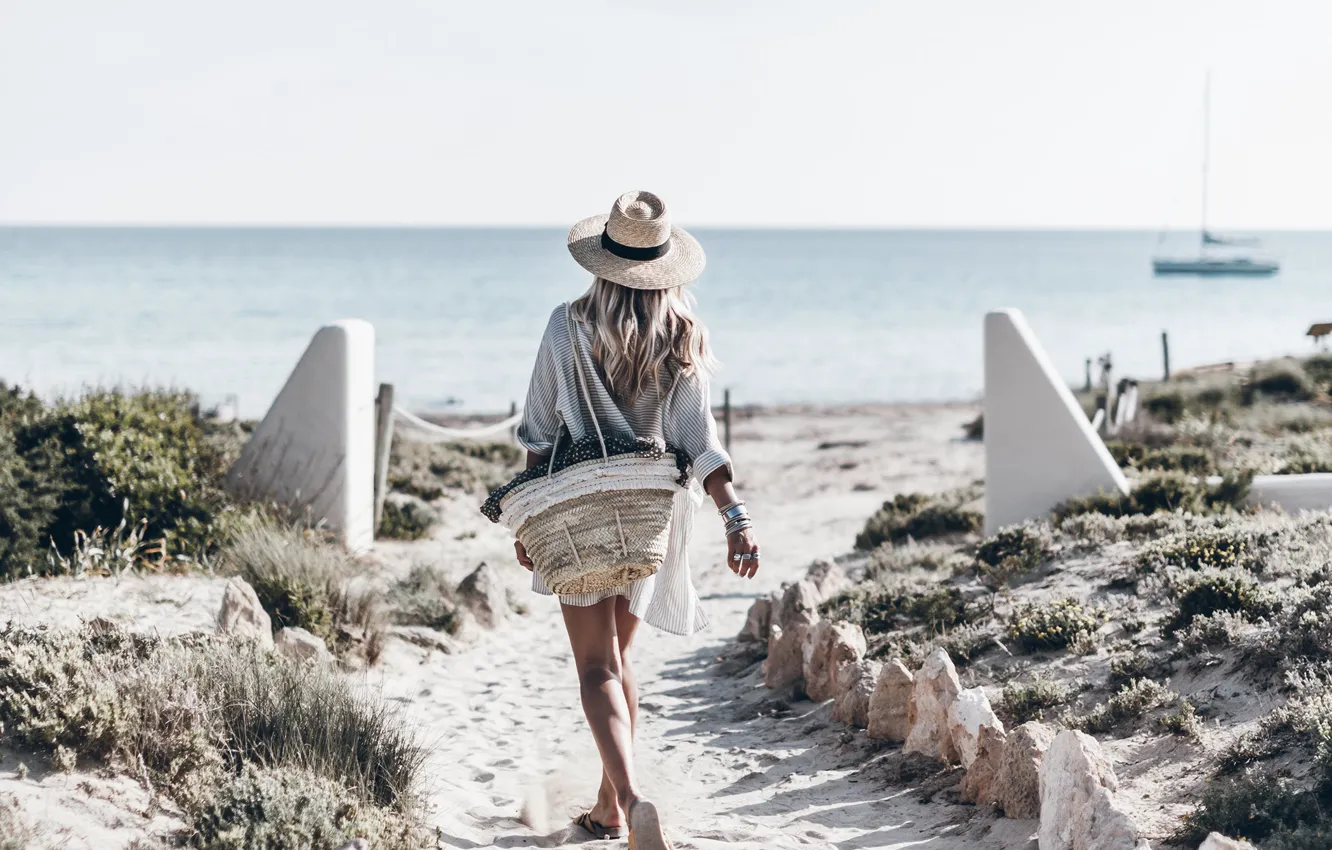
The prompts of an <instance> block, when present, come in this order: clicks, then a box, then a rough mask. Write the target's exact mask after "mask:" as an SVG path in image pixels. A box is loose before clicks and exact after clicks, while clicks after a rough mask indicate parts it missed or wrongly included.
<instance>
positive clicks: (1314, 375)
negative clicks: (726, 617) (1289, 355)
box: [1304, 354, 1332, 392]
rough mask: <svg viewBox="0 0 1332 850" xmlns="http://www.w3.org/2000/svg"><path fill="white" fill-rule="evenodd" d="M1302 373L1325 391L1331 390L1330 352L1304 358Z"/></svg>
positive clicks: (1331, 359)
mask: <svg viewBox="0 0 1332 850" xmlns="http://www.w3.org/2000/svg"><path fill="white" fill-rule="evenodd" d="M1304 374H1306V375H1308V376H1309V380H1311V381H1313V382H1314V383H1315V384H1317V385H1318V386H1320V387H1322V388H1323V390H1324V391H1325V392H1332V354H1315V355H1314V356H1313V357H1310V358H1309V359H1307V360H1305V361H1304Z"/></svg>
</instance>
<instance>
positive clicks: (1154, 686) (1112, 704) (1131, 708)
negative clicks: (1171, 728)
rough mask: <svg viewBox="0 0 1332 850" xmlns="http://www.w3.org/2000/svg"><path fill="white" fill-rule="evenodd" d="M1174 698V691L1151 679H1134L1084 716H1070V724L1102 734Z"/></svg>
mask: <svg viewBox="0 0 1332 850" xmlns="http://www.w3.org/2000/svg"><path fill="white" fill-rule="evenodd" d="M1178 698H1179V695H1178V694H1176V693H1174V692H1173V691H1170V690H1167V689H1166V688H1165V687H1164V686H1163V685H1160V684H1158V683H1157V682H1153V681H1152V680H1151V679H1134V680H1133V681H1131V682H1129V683H1128V684H1126V685H1124V686H1123V687H1122V688H1120V689H1119V691H1118V693H1115V694H1114V695H1112V696H1111V697H1110V698H1109V699H1108V700H1106V701H1105V702H1103V703H1101V704H1100V705H1098V706H1096V707H1095V708H1093V709H1092V710H1091V712H1090V713H1088V714H1087V715H1086V716H1085V717H1082V718H1073V719H1072V723H1071V725H1074V726H1077V727H1079V728H1081V729H1083V730H1084V731H1087V732H1092V733H1095V734H1101V735H1103V734H1105V733H1107V732H1111V731H1113V730H1114V729H1115V728H1116V727H1118V726H1119V725H1120V724H1122V723H1125V722H1127V721H1130V720H1138V719H1140V718H1141V717H1142V716H1143V715H1145V714H1146V713H1147V712H1149V711H1152V710H1153V709H1157V708H1161V707H1163V706H1166V705H1169V704H1170V703H1172V702H1174V701H1175V700H1176V699H1178Z"/></svg>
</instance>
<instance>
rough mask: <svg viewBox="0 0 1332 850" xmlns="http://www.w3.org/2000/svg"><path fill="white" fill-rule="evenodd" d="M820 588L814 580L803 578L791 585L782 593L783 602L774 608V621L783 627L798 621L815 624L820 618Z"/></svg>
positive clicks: (789, 626) (787, 627) (785, 627)
mask: <svg viewBox="0 0 1332 850" xmlns="http://www.w3.org/2000/svg"><path fill="white" fill-rule="evenodd" d="M821 601H823V600H822V597H820V596H819V589H818V588H817V587H816V586H815V585H814V582H812V581H806V580H801V581H798V582H796V583H795V584H792V585H789V586H788V587H787V588H786V590H785V592H783V593H782V599H781V603H780V604H778V605H777V606H776V607H775V608H773V612H772V622H773V624H774V625H778V626H781V627H782V628H783V629H790V628H791V627H792V626H793V625H796V624H797V623H807V624H811V625H812V624H813V623H814V621H815V620H817V619H818V618H819V616H818V614H819V603H820V602H821Z"/></svg>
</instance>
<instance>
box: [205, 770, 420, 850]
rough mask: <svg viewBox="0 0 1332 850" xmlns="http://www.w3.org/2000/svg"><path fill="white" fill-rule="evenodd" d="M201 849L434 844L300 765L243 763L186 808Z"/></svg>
mask: <svg viewBox="0 0 1332 850" xmlns="http://www.w3.org/2000/svg"><path fill="white" fill-rule="evenodd" d="M187 813H188V815H189V818H190V826H191V827H192V829H193V834H192V835H191V836H190V838H189V846H190V847H196V848H199V850H252V848H258V847H262V848H265V850H309V848H312V847H318V848H328V850H332V848H334V847H340V846H342V845H343V844H344V843H345V842H347V841H349V840H351V839H353V838H365V839H367V841H368V843H369V846H371V847H375V848H380V847H383V848H388V850H408V849H409V848H412V850H416V849H417V848H426V847H433V846H434V845H435V842H434V841H426V840H425V839H424V836H420V835H418V834H417V833H418V829H417V828H416V827H415V825H414V824H413V822H412V821H411V820H409V819H407V818H405V817H403V816H402V815H401V814H400V813H398V812H395V811H393V810H391V809H386V808H383V807H380V806H376V805H373V804H367V803H365V802H363V801H362V800H360V799H358V798H357V796H356V795H355V794H353V793H351V792H349V791H348V790H347V789H345V788H343V787H342V785H341V784H339V783H338V782H336V781H333V780H330V779H326V778H324V777H320V776H317V775H314V774H311V773H308V772H306V771H303V770H301V769H299V768H296V769H285V770H275V769H272V768H265V767H256V766H254V765H251V764H247V765H245V766H244V767H243V768H242V769H241V772H240V774H239V775H237V776H235V777H231V778H229V779H228V780H227V781H225V782H224V783H223V784H222V785H221V787H220V788H219V789H218V790H217V792H216V793H213V794H211V795H209V796H208V797H207V798H205V799H204V800H201V801H198V802H197V803H195V804H194V805H192V806H190V807H189V808H188V809H187Z"/></svg>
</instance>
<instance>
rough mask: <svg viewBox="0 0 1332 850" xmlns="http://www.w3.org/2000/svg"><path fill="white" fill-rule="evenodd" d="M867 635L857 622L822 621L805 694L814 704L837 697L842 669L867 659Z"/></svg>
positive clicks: (812, 644)
mask: <svg viewBox="0 0 1332 850" xmlns="http://www.w3.org/2000/svg"><path fill="white" fill-rule="evenodd" d="M865 650H866V646H865V633H864V632H863V631H861V629H860V626H858V625H856V624H855V623H848V622H845V621H838V622H833V621H831V620H820V621H819V622H818V623H817V624H815V626H814V632H813V637H812V638H811V640H810V652H809V655H808V659H809V663H808V664H807V665H806V666H805V693H806V694H807V695H808V696H809V698H810V699H811V700H813V701H814V702H823V701H824V700H827V699H832V698H833V697H835V696H836V695H837V679H838V676H839V675H840V674H841V672H842V668H843V667H846V666H848V665H851V664H855V663H857V662H859V661H860V660H861V659H862V658H864V657H865Z"/></svg>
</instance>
